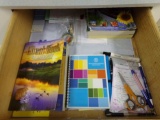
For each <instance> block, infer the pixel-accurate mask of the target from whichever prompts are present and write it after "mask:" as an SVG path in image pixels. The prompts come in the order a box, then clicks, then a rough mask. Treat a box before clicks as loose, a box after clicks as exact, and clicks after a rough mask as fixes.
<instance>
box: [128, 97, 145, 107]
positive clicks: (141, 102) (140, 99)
mask: <svg viewBox="0 0 160 120" xmlns="http://www.w3.org/2000/svg"><path fill="white" fill-rule="evenodd" d="M145 105H146V101H145V99H144V97H142V96H140V95H137V96H136V99H135V100H134V101H133V99H131V98H129V99H127V100H126V107H127V109H128V110H135V108H136V107H140V108H143V107H144V106H145Z"/></svg>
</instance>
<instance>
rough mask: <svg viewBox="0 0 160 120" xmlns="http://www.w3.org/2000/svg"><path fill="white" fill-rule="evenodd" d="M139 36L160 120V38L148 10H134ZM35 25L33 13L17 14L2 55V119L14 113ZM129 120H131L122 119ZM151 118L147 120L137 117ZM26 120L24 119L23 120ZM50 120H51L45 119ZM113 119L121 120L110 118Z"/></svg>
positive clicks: (76, 114) (65, 115) (68, 115)
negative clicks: (14, 94) (19, 74)
mask: <svg viewBox="0 0 160 120" xmlns="http://www.w3.org/2000/svg"><path fill="white" fill-rule="evenodd" d="M133 9H134V14H133V17H134V20H135V22H136V25H137V28H138V30H137V32H136V34H135V35H134V37H133V45H134V50H135V53H136V56H139V57H140V59H141V63H142V65H143V67H144V71H145V74H146V77H147V82H148V85H149V88H150V91H151V94H152V97H153V102H154V107H155V110H156V113H157V116H152V117H149V118H151V119H152V118H157V119H158V118H160V107H159V106H160V94H159V91H160V87H159V86H160V80H159V78H160V34H159V31H158V27H157V26H156V24H155V22H154V20H153V17H152V14H151V10H150V9H149V8H133ZM32 22H33V11H32V10H14V11H13V15H12V18H11V21H10V26H9V29H8V31H7V33H6V37H5V40H4V43H3V46H2V49H1V53H0V95H1V97H0V119H10V118H11V115H12V112H10V111H8V106H9V102H10V98H11V94H12V90H13V87H14V82H15V78H16V75H17V72H18V68H19V63H20V60H21V55H22V52H23V47H24V44H25V43H26V42H27V41H28V40H29V37H30V30H31V27H32ZM50 117H53V118H56V119H75V118H78V119H87V118H90V119H102V118H104V119H105V118H106V117H105V115H104V112H103V111H100V110H99V111H98V110H95V111H65V112H54V111H51V112H50ZM123 118H128V117H123ZM130 118H133V117H129V119H130ZM134 118H137V119H139V118H141V119H142V118H143V119H145V118H148V117H145V116H143V117H134ZM22 119H24V118H22ZM46 119H48V118H46ZM110 119H119V118H113V117H110Z"/></svg>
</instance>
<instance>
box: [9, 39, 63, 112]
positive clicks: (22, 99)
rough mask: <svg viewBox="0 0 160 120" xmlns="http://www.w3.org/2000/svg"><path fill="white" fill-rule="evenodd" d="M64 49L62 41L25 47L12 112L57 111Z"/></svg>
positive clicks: (36, 43) (33, 43)
mask: <svg viewBox="0 0 160 120" xmlns="http://www.w3.org/2000/svg"><path fill="white" fill-rule="evenodd" d="M63 46H64V40H63V39H59V40H52V41H42V42H28V43H26V44H25V46H24V50H23V54H22V58H21V61H20V66H19V70H18V74H17V78H16V80H15V85H14V88H13V92H12V96H11V101H10V105H9V110H16V111H20V110H22V111H28V110H31V111H34V110H37V111H39V110H54V109H55V107H56V103H57V96H58V90H59V78H60V68H61V61H62V56H63Z"/></svg>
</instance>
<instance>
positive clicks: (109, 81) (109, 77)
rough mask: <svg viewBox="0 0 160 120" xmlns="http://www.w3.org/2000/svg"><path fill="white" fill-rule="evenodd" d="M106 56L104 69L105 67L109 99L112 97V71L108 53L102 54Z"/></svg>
mask: <svg viewBox="0 0 160 120" xmlns="http://www.w3.org/2000/svg"><path fill="white" fill-rule="evenodd" d="M103 54H104V55H105V56H106V67H107V75H108V87H109V98H110V99H111V96H112V71H113V63H112V59H111V58H110V54H111V53H110V52H103Z"/></svg>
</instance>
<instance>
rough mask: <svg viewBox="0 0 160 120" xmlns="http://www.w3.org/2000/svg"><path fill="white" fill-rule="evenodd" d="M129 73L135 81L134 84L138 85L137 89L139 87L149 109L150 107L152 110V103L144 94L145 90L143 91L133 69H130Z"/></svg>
mask: <svg viewBox="0 0 160 120" xmlns="http://www.w3.org/2000/svg"><path fill="white" fill-rule="evenodd" d="M131 73H132V75H133V77H134V80H135V81H136V83H137V85H138V87H139V89H140V91H141V93H142V95H143V96H144V98H145V100H146V102H147V103H148V105H149V107H150V108H153V105H152V103H151V102H150V99H149V98H148V96H147V94H146V92H145V90H144V88H143V86H142V84H141V82H140V81H139V79H138V77H137V74H136V72H135V71H134V70H133V69H131Z"/></svg>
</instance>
